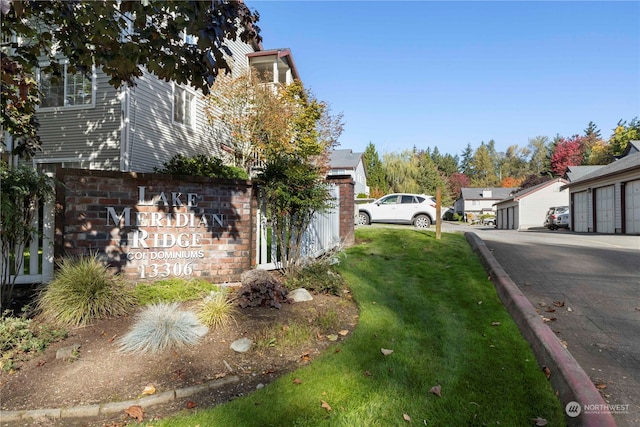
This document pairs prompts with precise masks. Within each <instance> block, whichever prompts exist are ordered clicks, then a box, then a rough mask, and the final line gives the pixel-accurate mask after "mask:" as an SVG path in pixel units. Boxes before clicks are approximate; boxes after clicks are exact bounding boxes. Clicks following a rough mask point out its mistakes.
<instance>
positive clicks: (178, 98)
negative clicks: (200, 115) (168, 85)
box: [173, 85, 196, 127]
mask: <svg viewBox="0 0 640 427" xmlns="http://www.w3.org/2000/svg"><path fill="white" fill-rule="evenodd" d="M195 98H196V97H195V95H194V93H193V92H191V91H188V90H187V89H185V88H183V87H180V86H177V85H174V86H173V121H174V122H175V123H180V124H183V125H185V126H189V127H192V126H193V123H194V118H193V113H194V107H193V103H194V101H195Z"/></svg>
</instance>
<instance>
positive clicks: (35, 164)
mask: <svg viewBox="0 0 640 427" xmlns="http://www.w3.org/2000/svg"><path fill="white" fill-rule="evenodd" d="M32 162H33V167H34V168H35V169H37V168H38V165H41V164H62V167H63V168H64V167H65V166H64V164H65V163H80V164H81V166H80V169H89V170H93V169H95V165H94V163H93V162H92V161H91V160H90V159H86V158H82V157H59V158H56V157H48V158H39V159H32ZM83 163H85V164H88V166H89V167H85V166H84V165H82V164H83ZM72 168H74V169H77V168H78V167H77V166H72Z"/></svg>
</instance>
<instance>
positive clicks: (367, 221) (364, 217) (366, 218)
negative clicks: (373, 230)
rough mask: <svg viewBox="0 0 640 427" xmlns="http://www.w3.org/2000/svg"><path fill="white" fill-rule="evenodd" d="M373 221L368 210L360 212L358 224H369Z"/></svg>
mask: <svg viewBox="0 0 640 427" xmlns="http://www.w3.org/2000/svg"><path fill="white" fill-rule="evenodd" d="M370 223H371V218H369V215H368V214H367V213H366V212H360V213H359V214H358V225H369V224H370Z"/></svg>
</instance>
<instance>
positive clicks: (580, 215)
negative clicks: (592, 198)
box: [572, 191, 589, 233]
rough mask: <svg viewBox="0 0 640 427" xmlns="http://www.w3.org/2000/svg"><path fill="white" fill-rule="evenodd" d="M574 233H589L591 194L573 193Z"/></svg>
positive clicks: (584, 192)
mask: <svg viewBox="0 0 640 427" xmlns="http://www.w3.org/2000/svg"><path fill="white" fill-rule="evenodd" d="M572 216H573V231H578V232H582V233H586V232H587V231H589V193H587V192H586V191H581V192H579V193H573V214H572Z"/></svg>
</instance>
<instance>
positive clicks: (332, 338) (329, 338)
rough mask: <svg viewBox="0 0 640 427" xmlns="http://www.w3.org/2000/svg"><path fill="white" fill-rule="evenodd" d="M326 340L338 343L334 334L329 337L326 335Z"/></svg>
mask: <svg viewBox="0 0 640 427" xmlns="http://www.w3.org/2000/svg"><path fill="white" fill-rule="evenodd" d="M327 339H328V340H329V341H338V335H336V334H329V335H327Z"/></svg>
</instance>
